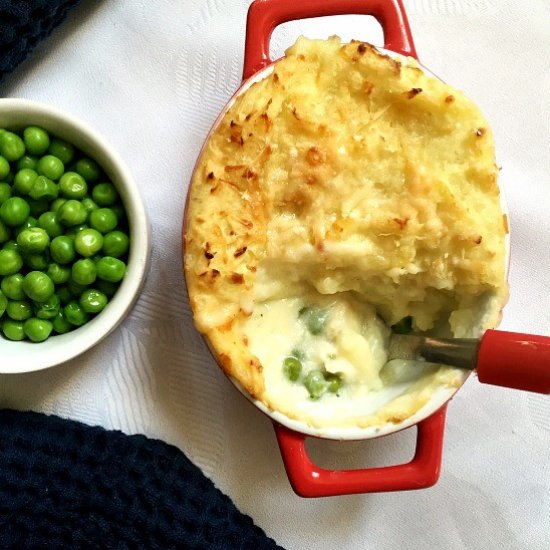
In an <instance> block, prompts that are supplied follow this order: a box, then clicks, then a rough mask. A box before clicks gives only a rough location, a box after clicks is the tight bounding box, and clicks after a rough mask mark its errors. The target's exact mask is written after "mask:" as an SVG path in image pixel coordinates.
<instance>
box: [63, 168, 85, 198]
mask: <svg viewBox="0 0 550 550" xmlns="http://www.w3.org/2000/svg"><path fill="white" fill-rule="evenodd" d="M59 190H60V191H61V194H62V195H63V196H64V197H67V198H68V199H83V198H84V197H85V196H86V193H87V192H88V185H87V184H86V180H85V179H84V178H83V177H82V176H81V175H80V174H77V173H76V172H65V173H64V174H63V175H62V176H61V179H60V180H59Z"/></svg>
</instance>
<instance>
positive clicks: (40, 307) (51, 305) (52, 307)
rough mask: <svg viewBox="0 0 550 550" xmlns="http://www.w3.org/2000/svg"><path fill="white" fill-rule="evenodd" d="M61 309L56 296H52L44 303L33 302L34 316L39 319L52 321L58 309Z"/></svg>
mask: <svg viewBox="0 0 550 550" xmlns="http://www.w3.org/2000/svg"><path fill="white" fill-rule="evenodd" d="M60 308H61V300H60V299H59V296H58V295H57V294H52V295H51V296H50V297H49V298H48V299H47V300H46V301H44V302H35V304H34V314H35V315H36V317H38V318H39V319H53V318H54V317H57V314H58V313H59V309H60Z"/></svg>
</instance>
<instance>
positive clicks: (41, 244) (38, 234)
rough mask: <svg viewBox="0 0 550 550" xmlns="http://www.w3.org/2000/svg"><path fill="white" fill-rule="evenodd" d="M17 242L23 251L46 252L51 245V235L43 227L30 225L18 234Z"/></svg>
mask: <svg viewBox="0 0 550 550" xmlns="http://www.w3.org/2000/svg"><path fill="white" fill-rule="evenodd" d="M17 244H18V245H19V247H20V249H21V251H22V252H23V253H26V252H30V253H39V252H44V250H46V249H47V248H48V247H49V246H50V237H49V236H48V234H47V233H46V231H45V230H44V229H42V228H41V227H30V228H29V229H24V230H23V231H21V233H19V235H17Z"/></svg>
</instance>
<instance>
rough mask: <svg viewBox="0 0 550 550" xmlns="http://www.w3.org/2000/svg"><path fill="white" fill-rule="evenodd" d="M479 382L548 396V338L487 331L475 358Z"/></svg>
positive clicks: (549, 374) (549, 387) (549, 369)
mask: <svg viewBox="0 0 550 550" xmlns="http://www.w3.org/2000/svg"><path fill="white" fill-rule="evenodd" d="M476 370H477V376H478V378H479V381H480V382H483V383H485V384H494V385H495V386H505V387H507V388H514V389H516V390H526V391H532V392H537V393H546V394H549V393H550V338H549V337H548V336H535V335H533V334H521V333H518V332H505V331H500V330H488V331H486V332H485V334H484V335H483V338H482V339H481V344H480V346H479V353H478V357H477V367H476Z"/></svg>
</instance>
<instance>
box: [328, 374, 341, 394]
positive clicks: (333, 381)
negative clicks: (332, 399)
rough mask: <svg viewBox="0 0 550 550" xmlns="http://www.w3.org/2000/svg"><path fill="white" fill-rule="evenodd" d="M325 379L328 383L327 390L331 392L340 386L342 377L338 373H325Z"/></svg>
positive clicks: (336, 391) (337, 389)
mask: <svg viewBox="0 0 550 550" xmlns="http://www.w3.org/2000/svg"><path fill="white" fill-rule="evenodd" d="M325 380H326V381H327V383H328V391H329V392H331V393H338V392H339V391H340V388H341V387H342V378H341V376H339V375H338V374H333V373H330V372H329V373H327V374H325Z"/></svg>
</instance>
